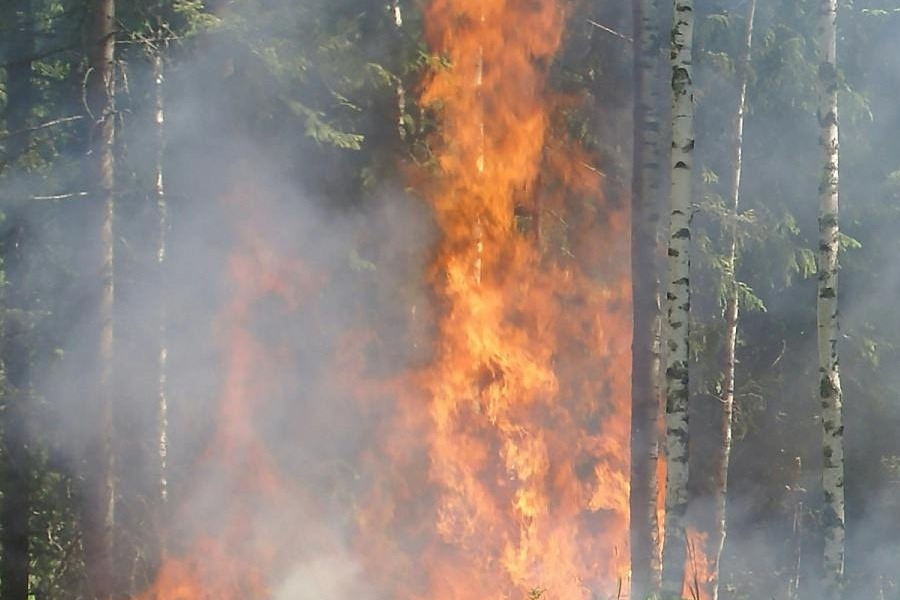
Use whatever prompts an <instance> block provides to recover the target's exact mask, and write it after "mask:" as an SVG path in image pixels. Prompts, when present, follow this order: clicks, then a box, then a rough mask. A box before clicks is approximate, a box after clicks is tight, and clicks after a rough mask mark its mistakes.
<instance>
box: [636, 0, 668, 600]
mask: <svg viewBox="0 0 900 600" xmlns="http://www.w3.org/2000/svg"><path fill="white" fill-rule="evenodd" d="M633 7H634V82H635V92H634V160H633V167H632V169H633V173H632V199H631V202H632V203H631V277H632V279H631V280H632V306H633V310H634V319H633V329H632V347H631V356H632V371H631V394H632V396H631V497H630V512H631V521H630V523H631V596H632V598H634V599H638V600H641V599H643V598H645V597H647V596H648V595H649V594H651V593H653V592H655V591H656V590H657V589H658V588H659V582H660V564H659V524H658V522H657V513H656V498H657V487H658V482H657V477H656V467H657V461H658V458H659V443H658V433H657V423H658V419H659V415H660V410H659V409H660V404H659V401H660V389H659V364H660V357H659V334H660V325H661V317H660V310H659V277H658V276H657V269H656V251H657V245H658V242H659V239H658V234H657V224H658V222H659V199H660V169H661V157H662V148H661V144H660V135H661V131H660V122H659V115H658V110H657V104H658V94H657V93H656V90H657V81H656V79H657V77H658V76H659V68H658V67H659V52H660V44H659V28H658V26H657V25H656V19H657V18H658V13H659V5H658V2H657V0H634V3H633Z"/></svg>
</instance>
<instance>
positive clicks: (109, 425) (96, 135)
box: [82, 0, 116, 600]
mask: <svg viewBox="0 0 900 600" xmlns="http://www.w3.org/2000/svg"><path fill="white" fill-rule="evenodd" d="M89 11H90V12H89V15H88V23H89V29H88V69H89V71H88V76H87V81H86V90H85V91H86V100H87V109H88V111H89V114H88V118H89V119H90V123H91V127H90V140H89V156H88V168H87V173H86V174H87V182H86V183H87V186H88V190H89V202H90V205H89V206H88V207H87V210H89V211H91V225H92V231H91V233H90V235H91V236H95V239H94V240H93V242H92V243H91V244H90V245H91V252H90V260H91V264H90V265H89V268H90V269H91V271H90V272H89V275H90V276H92V277H94V278H95V281H96V297H95V301H94V307H93V319H92V322H91V326H92V329H93V331H92V334H93V335H96V338H95V342H94V343H95V344H96V346H95V350H94V352H93V356H94V359H95V360H94V364H93V365H92V367H93V368H94V370H95V378H94V384H95V385H94V389H93V390H91V393H90V396H89V398H88V401H89V402H90V406H91V410H90V411H89V413H88V414H89V416H90V419H91V420H92V426H93V428H94V431H95V432H96V434H95V436H94V439H93V440H92V441H91V443H90V444H89V445H88V448H87V453H86V456H85V465H84V468H85V475H84V480H85V482H84V483H85V490H84V493H83V498H82V502H83V504H84V506H83V508H82V512H83V516H82V519H83V522H82V527H83V537H84V557H85V567H86V569H87V581H88V586H89V595H90V599H91V600H109V599H111V598H113V596H114V587H115V586H114V581H115V578H114V554H113V540H114V533H115V496H116V494H115V475H114V473H115V470H114V464H113V392H112V374H113V373H112V371H113V368H112V363H113V301H114V290H115V288H114V278H113V217H114V212H113V211H114V201H115V189H114V182H115V148H114V145H115V132H116V114H115V87H116V74H115V42H116V37H115V36H116V22H115V19H116V16H115V15H116V4H115V0H93V1H92V2H91V4H90V6H89Z"/></svg>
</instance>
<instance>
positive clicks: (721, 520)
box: [710, 0, 756, 600]
mask: <svg viewBox="0 0 900 600" xmlns="http://www.w3.org/2000/svg"><path fill="white" fill-rule="evenodd" d="M755 16H756V0H750V3H749V5H748V8H747V25H746V29H745V30H744V31H745V33H744V44H743V50H742V55H741V58H740V67H739V68H740V72H739V73H740V89H739V90H738V106H737V114H736V116H735V120H734V159H733V160H734V162H733V164H732V167H733V171H732V179H731V190H730V206H729V207H728V208H729V216H728V221H727V225H726V229H727V240H728V250H727V252H726V256H725V290H726V296H725V311H724V313H725V314H724V316H725V361H724V362H725V364H724V369H723V374H722V375H723V377H722V416H721V422H720V428H721V433H722V443H721V446H720V447H719V455H718V456H717V460H716V462H717V464H716V473H715V476H716V489H715V494H714V495H715V510H716V515H715V519H716V522H715V537H714V543H715V547H714V554H713V565H712V573H711V574H710V575H711V579H710V587H711V597H712V600H717V598H718V597H719V566H720V564H721V562H722V551H723V550H724V548H725V536H726V532H727V528H728V522H727V502H728V465H729V463H730V462H731V443H732V421H733V418H734V369H735V362H736V354H735V350H736V346H737V326H738V314H739V305H738V292H737V277H736V275H735V271H736V268H737V220H738V208H739V206H740V197H741V175H742V172H743V149H744V116H745V114H746V112H747V82H748V80H749V74H750V73H749V72H750V60H751V52H752V50H753V20H754V18H755Z"/></svg>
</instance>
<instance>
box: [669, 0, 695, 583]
mask: <svg viewBox="0 0 900 600" xmlns="http://www.w3.org/2000/svg"><path fill="white" fill-rule="evenodd" d="M674 8H675V22H674V25H673V29H672V49H671V60H672V155H671V170H672V171H671V172H672V184H671V217H670V221H669V241H668V248H669V249H668V253H667V254H668V255H667V269H666V271H667V272H666V279H667V286H666V290H667V291H666V308H667V311H666V312H667V321H666V349H665V369H666V370H665V374H666V376H665V386H666V465H667V477H666V518H665V519H666V521H665V543H664V545H663V576H662V595H663V597H664V598H679V597H680V594H681V591H682V585H683V582H684V567H685V557H686V547H685V543H686V540H685V522H684V521H685V516H686V513H687V502H688V487H687V484H688V438H689V429H688V382H689V369H688V359H689V342H690V307H691V275H690V268H691V264H690V244H691V220H692V214H693V210H692V208H691V199H692V198H691V195H692V182H691V176H692V170H693V156H694V106H693V99H694V94H693V80H692V78H693V65H692V50H693V36H694V5H693V1H692V0H675V5H674Z"/></svg>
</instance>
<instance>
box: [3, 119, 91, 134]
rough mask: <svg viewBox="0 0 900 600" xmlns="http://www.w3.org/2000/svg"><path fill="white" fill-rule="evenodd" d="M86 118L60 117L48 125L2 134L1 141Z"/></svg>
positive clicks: (47, 123) (42, 124) (43, 124)
mask: <svg viewBox="0 0 900 600" xmlns="http://www.w3.org/2000/svg"><path fill="white" fill-rule="evenodd" d="M83 118H84V115H72V116H69V117H60V118H58V119H53V120H52V121H47V122H46V123H41V124H40V125H35V126H34V127H25V128H24V129H17V130H15V131H7V132H6V133H3V134H0V140H5V139H6V138H11V137H12V136H14V135H19V134H20V133H27V132H29V131H39V130H41V129H47V128H48V127H53V126H55V125H61V124H63V123H70V122H72V121H78V120H81V119H83Z"/></svg>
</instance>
